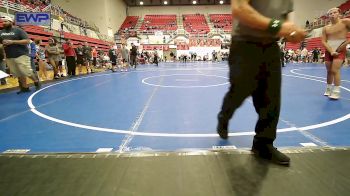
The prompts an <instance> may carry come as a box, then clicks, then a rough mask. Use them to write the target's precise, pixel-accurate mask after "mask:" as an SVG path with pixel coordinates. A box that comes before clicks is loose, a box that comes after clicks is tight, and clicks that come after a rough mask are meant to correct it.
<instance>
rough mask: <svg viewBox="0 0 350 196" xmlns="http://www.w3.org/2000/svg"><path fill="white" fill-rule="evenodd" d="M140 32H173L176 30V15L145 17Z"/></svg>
mask: <svg viewBox="0 0 350 196" xmlns="http://www.w3.org/2000/svg"><path fill="white" fill-rule="evenodd" d="M140 30H143V31H164V30H170V31H175V30H177V23H176V15H146V16H145V17H144V20H143V23H142V26H141V28H140Z"/></svg>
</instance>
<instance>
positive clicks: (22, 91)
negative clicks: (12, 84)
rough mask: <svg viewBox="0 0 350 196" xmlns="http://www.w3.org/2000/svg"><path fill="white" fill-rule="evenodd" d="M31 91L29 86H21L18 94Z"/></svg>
mask: <svg viewBox="0 0 350 196" xmlns="http://www.w3.org/2000/svg"><path fill="white" fill-rule="evenodd" d="M29 92H30V89H29V88H21V90H20V91H18V92H17V95H19V94H22V93H29Z"/></svg>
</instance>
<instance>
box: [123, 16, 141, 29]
mask: <svg viewBox="0 0 350 196" xmlns="http://www.w3.org/2000/svg"><path fill="white" fill-rule="evenodd" d="M138 20H139V17H138V16H127V17H126V18H125V20H124V22H123V24H122V25H121V26H120V28H119V32H121V31H123V30H125V29H135V26H136V24H137V21H138Z"/></svg>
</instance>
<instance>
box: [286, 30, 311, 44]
mask: <svg viewBox="0 0 350 196" xmlns="http://www.w3.org/2000/svg"><path fill="white" fill-rule="evenodd" d="M306 35H307V33H306V32H305V31H304V30H303V29H298V30H297V31H293V32H292V33H290V34H289V35H288V36H286V39H287V41H288V42H292V43H299V42H301V41H303V40H304V39H305V36H306Z"/></svg>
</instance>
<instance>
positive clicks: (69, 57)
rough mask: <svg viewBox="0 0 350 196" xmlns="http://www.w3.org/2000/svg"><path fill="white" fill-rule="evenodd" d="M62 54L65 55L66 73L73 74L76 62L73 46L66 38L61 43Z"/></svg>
mask: <svg viewBox="0 0 350 196" xmlns="http://www.w3.org/2000/svg"><path fill="white" fill-rule="evenodd" d="M62 47H63V51H64V55H65V56H66V61H67V67H68V75H69V76H75V69H76V62H75V57H76V54H75V50H74V48H73V43H72V42H71V40H70V39H66V42H65V43H64V44H63V45H62Z"/></svg>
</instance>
